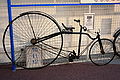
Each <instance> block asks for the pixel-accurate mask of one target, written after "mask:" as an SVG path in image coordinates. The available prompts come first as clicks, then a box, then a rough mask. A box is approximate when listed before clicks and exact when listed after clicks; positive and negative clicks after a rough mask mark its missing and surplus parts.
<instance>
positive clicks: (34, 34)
mask: <svg viewBox="0 0 120 80" xmlns="http://www.w3.org/2000/svg"><path fill="white" fill-rule="evenodd" d="M10 25H12V28H13V40H14V54H15V64H16V65H17V66H20V67H23V68H26V69H40V68H44V67H46V66H48V65H50V64H51V63H53V62H54V61H55V60H56V59H57V57H58V56H59V54H60V52H61V50H62V46H63V35H62V34H60V35H58V36H55V37H53V38H50V39H47V40H45V41H42V42H40V43H37V44H32V42H33V39H38V38H41V37H44V36H48V35H50V34H54V33H58V32H61V29H60V26H59V25H58V23H57V22H56V20H55V19H54V18H53V17H51V16H50V15H48V14H46V13H43V12H39V11H30V12H25V13H22V14H20V15H19V16H18V17H16V18H15V19H13V21H12V22H11V23H10V24H9V25H8V26H7V28H6V29H5V31H4V34H3V48H4V51H5V53H6V55H7V56H8V58H9V59H10V60H12V59H11V50H10V36H9V28H10ZM31 41H32V42H31Z"/></svg>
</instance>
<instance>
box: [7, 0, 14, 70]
mask: <svg viewBox="0 0 120 80" xmlns="http://www.w3.org/2000/svg"><path fill="white" fill-rule="evenodd" d="M7 5H8V19H9V22H11V21H12V9H11V0H7ZM9 30H10V44H11V46H10V47H11V60H12V71H16V66H15V55H14V40H13V29H12V24H11V25H10V28H9Z"/></svg>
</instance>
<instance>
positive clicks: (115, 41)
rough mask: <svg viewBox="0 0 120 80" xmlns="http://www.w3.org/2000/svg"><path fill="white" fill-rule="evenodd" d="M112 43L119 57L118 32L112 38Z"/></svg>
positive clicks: (119, 34) (119, 36)
mask: <svg viewBox="0 0 120 80" xmlns="http://www.w3.org/2000/svg"><path fill="white" fill-rule="evenodd" d="M113 44H114V45H115V54H116V55H117V56H118V57H120V33H118V34H117V35H116V36H115V37H114V40H113Z"/></svg>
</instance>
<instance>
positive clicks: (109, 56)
mask: <svg viewBox="0 0 120 80" xmlns="http://www.w3.org/2000/svg"><path fill="white" fill-rule="evenodd" d="M101 42H102V46H103V49H104V52H105V53H101V50H100V45H99V41H98V40H97V41H95V42H94V43H93V44H92V46H91V48H90V51H89V58H90V60H91V61H92V63H94V64H95V65H97V66H102V65H106V64H108V63H110V62H111V61H112V60H113V58H114V56H115V54H114V48H113V42H112V41H111V40H109V39H101Z"/></svg>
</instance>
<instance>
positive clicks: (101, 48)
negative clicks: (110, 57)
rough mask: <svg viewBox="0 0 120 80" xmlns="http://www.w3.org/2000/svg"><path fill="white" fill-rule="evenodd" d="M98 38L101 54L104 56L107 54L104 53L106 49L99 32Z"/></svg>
mask: <svg viewBox="0 0 120 80" xmlns="http://www.w3.org/2000/svg"><path fill="white" fill-rule="evenodd" d="M97 35H98V36H97V38H98V43H99V46H100V52H101V53H102V54H105V51H104V49H103V44H102V41H101V39H100V35H99V33H98V32H97Z"/></svg>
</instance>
